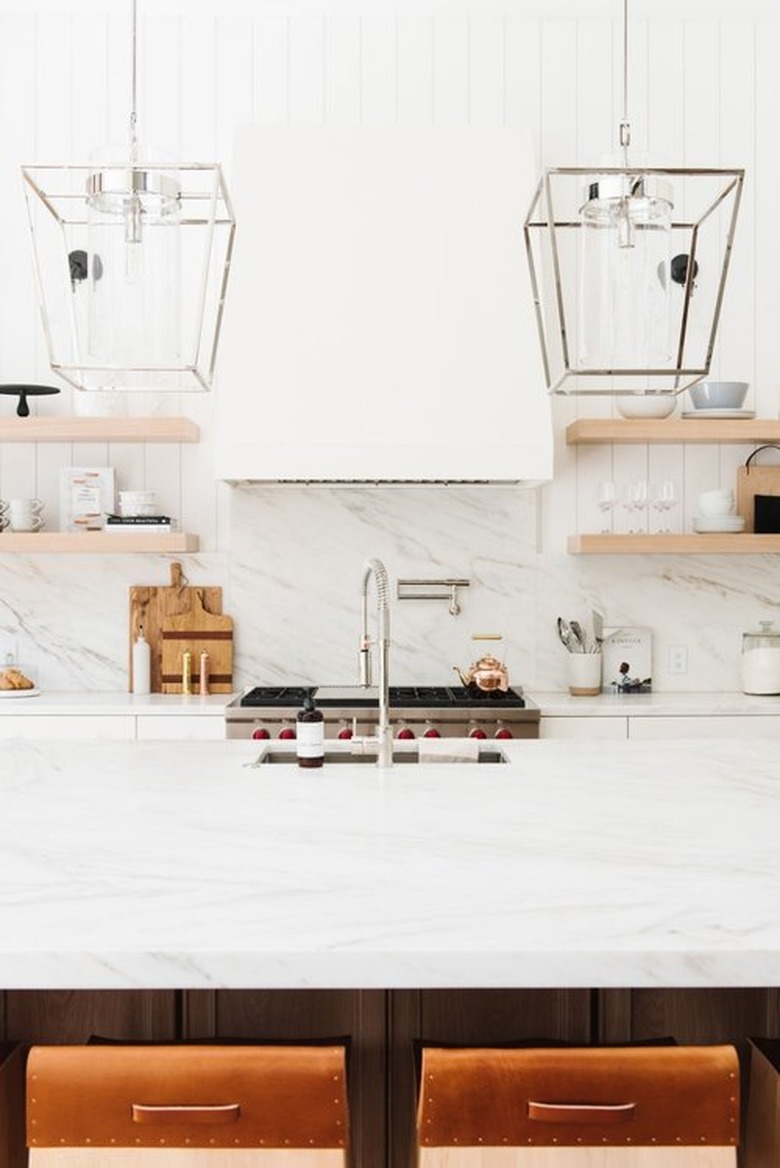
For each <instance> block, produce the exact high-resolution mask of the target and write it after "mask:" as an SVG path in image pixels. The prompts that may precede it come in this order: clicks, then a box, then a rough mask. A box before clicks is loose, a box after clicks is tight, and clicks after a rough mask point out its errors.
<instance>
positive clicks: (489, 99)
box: [469, 16, 506, 126]
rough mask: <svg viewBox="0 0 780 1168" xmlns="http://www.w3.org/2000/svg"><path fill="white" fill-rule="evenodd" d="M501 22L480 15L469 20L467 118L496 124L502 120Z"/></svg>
mask: <svg viewBox="0 0 780 1168" xmlns="http://www.w3.org/2000/svg"><path fill="white" fill-rule="evenodd" d="M504 30H505V22H504V20H503V19H502V18H501V17H497V16H484V17H481V18H480V19H472V20H471V21H470V29H469V31H470V36H469V122H470V123H471V125H473V126H496V125H502V124H503V122H504V121H505V114H504V111H505V93H506V78H505V64H506V58H505V52H504V45H505V41H504Z"/></svg>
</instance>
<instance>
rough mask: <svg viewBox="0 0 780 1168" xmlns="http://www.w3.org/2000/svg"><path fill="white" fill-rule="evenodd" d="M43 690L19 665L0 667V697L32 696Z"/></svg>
mask: <svg viewBox="0 0 780 1168" xmlns="http://www.w3.org/2000/svg"><path fill="white" fill-rule="evenodd" d="M40 692H41V691H40V690H39V689H37V688H36V685H35V682H34V681H32V680H31V679H30V678H29V677H28V676H27V674H26V673H25V671H24V670H23V669H22V668H21V667H20V666H18V665H6V666H5V667H4V668H2V669H0V698H32V697H35V696H36V695H37V694H39V693H40Z"/></svg>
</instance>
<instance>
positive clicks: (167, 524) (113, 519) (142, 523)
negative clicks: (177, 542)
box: [104, 515, 173, 535]
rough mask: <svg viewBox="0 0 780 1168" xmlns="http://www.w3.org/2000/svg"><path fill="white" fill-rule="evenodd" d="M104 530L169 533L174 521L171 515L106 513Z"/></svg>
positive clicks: (137, 533) (138, 533) (156, 533)
mask: <svg viewBox="0 0 780 1168" xmlns="http://www.w3.org/2000/svg"><path fill="white" fill-rule="evenodd" d="M104 530H105V531H125V532H127V531H129V532H132V533H133V534H135V535H141V534H142V533H143V534H145V535H148V534H150V533H151V532H154V533H155V535H167V534H169V533H170V532H171V531H172V530H173V523H172V521H171V518H170V516H169V515H106V522H105V525H104Z"/></svg>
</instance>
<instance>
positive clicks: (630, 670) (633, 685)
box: [601, 626, 653, 693]
mask: <svg viewBox="0 0 780 1168" xmlns="http://www.w3.org/2000/svg"><path fill="white" fill-rule="evenodd" d="M601 652H602V663H601V664H602V670H601V688H602V691H603V692H604V693H649V692H650V690H651V689H652V688H653V683H652V678H653V634H652V630H651V629H646V628H636V627H632V626H624V627H622V628H611V629H610V628H605V629H604V642H603V644H602V648H601Z"/></svg>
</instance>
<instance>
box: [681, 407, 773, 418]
mask: <svg viewBox="0 0 780 1168" xmlns="http://www.w3.org/2000/svg"><path fill="white" fill-rule="evenodd" d="M682 416H683V417H684V418H755V416H756V411H755V410H715V409H712V410H683V412H682Z"/></svg>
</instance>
